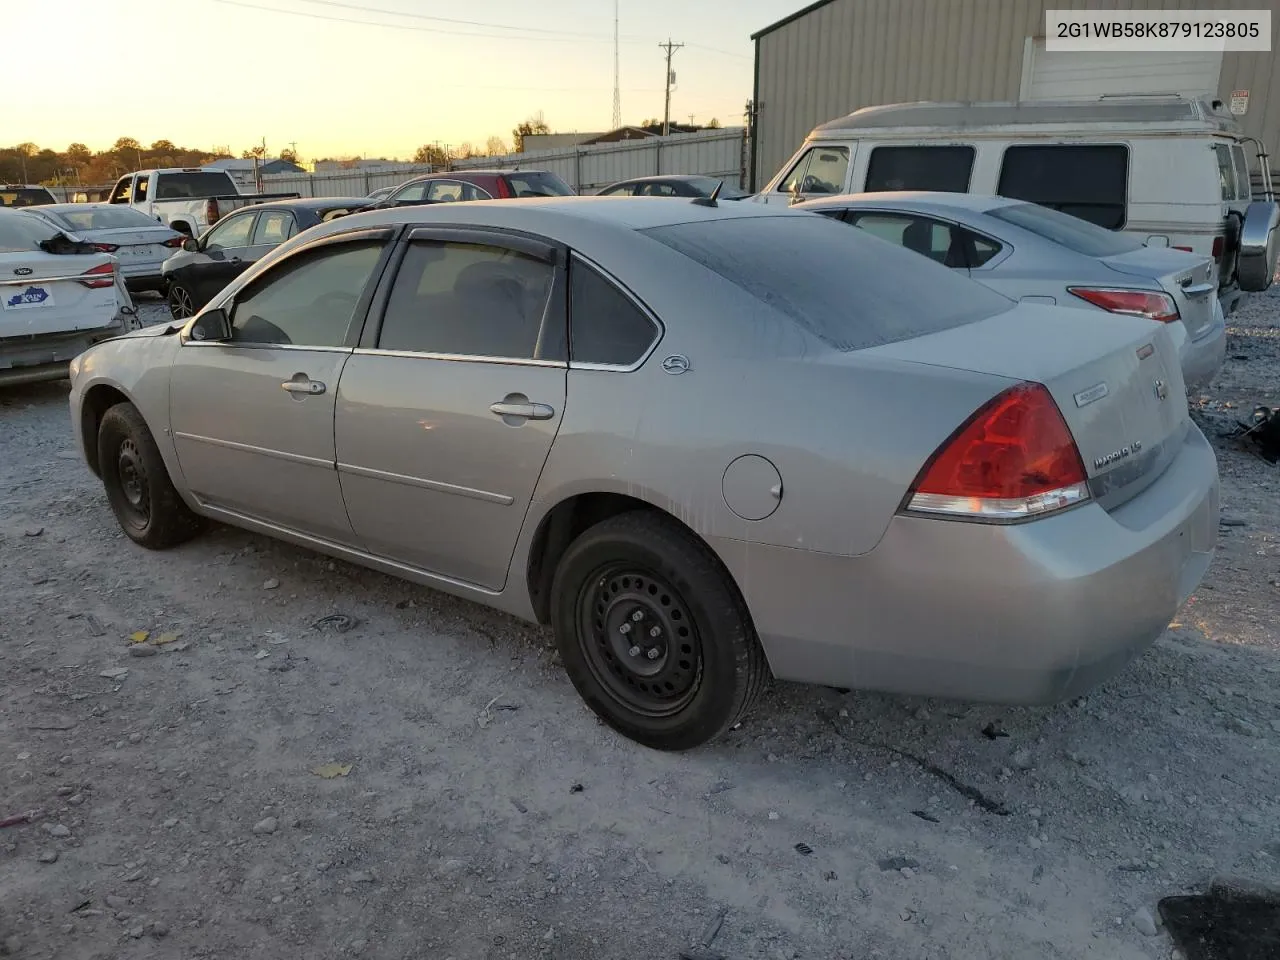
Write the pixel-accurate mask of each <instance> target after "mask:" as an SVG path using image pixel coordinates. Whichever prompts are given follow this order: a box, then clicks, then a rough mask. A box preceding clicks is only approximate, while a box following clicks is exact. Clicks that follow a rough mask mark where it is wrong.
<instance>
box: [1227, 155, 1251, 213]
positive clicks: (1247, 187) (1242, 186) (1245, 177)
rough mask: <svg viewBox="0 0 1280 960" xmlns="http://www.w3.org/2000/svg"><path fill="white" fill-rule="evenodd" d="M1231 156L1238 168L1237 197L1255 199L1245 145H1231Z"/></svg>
mask: <svg viewBox="0 0 1280 960" xmlns="http://www.w3.org/2000/svg"><path fill="white" fill-rule="evenodd" d="M1231 156H1232V158H1233V159H1234V160H1235V168H1236V197H1237V198H1238V199H1240V200H1246V201H1248V200H1252V199H1253V184H1252V183H1251V182H1250V180H1249V158H1248V157H1246V156H1245V154H1244V147H1242V146H1240V144H1238V143H1235V144H1232V145H1231Z"/></svg>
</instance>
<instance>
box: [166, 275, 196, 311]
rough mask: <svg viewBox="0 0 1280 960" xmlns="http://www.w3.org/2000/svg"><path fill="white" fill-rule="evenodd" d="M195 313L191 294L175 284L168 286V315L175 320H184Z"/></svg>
mask: <svg viewBox="0 0 1280 960" xmlns="http://www.w3.org/2000/svg"><path fill="white" fill-rule="evenodd" d="M195 312H196V308H195V303H194V301H192V299H191V292H190V291H189V290H187V288H186V287H183V286H179V285H178V284H176V283H173V284H170V285H169V313H170V314H172V316H173V319H175V320H186V319H188V318H189V317H191V316H192V315H194V314H195Z"/></svg>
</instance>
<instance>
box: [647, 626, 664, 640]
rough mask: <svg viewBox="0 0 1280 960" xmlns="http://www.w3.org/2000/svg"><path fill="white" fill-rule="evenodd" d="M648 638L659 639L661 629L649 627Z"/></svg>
mask: <svg viewBox="0 0 1280 960" xmlns="http://www.w3.org/2000/svg"><path fill="white" fill-rule="evenodd" d="M649 636H651V637H655V638H656V637H660V636H662V628H661V627H650V628H649Z"/></svg>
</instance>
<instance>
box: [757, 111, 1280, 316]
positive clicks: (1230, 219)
mask: <svg viewBox="0 0 1280 960" xmlns="http://www.w3.org/2000/svg"><path fill="white" fill-rule="evenodd" d="M1248 142H1249V141H1248V140H1247V139H1246V138H1245V137H1244V135H1243V133H1242V131H1241V130H1240V128H1239V125H1238V124H1237V123H1236V121H1235V118H1234V117H1232V115H1231V114H1230V113H1229V112H1228V111H1227V110H1226V109H1224V107H1223V104H1222V102H1221V101H1220V100H1201V99H1194V98H1184V97H1178V96H1173V95H1170V96H1130V97H1117V96H1105V97H1100V98H1098V99H1097V100H1092V101H1090V100H1063V101H1049V100H1044V101H1028V102H1022V103H899V104H889V105H887V106H877V107H865V108H863V109H861V110H856V111H854V112H853V113H851V114H849V115H848V116H847V117H841V118H839V119H836V120H832V121H830V122H828V123H824V124H821V125H820V126H818V127H816V128H815V129H814V130H813V132H812V133H810V134H809V136H808V138H807V139H806V140H805V142H804V145H803V146H802V147H801V148H800V150H799V151H798V152H797V153H796V155H795V156H794V157H792V158H791V160H789V161H788V162H787V164H786V165H785V166H784V167H783V168H782V170H780V171H779V172H778V174H777V175H776V176H775V177H774V178H773V179H772V180H771V181H770V182H769V183H768V184H767V185H766V186H765V188H764V189H763V190H762V191H761V192H760V193H759V194H758V196H757V197H756V198H755V199H756V200H757V201H758V202H761V203H776V204H782V205H786V204H788V203H791V202H793V201H795V200H803V199H812V198H814V197H817V196H830V195H835V194H845V193H860V192H864V191H865V192H867V193H872V192H877V191H881V190H945V191H951V192H956V193H977V194H984V195H999V196H1002V197H1012V198H1014V199H1018V200H1026V201H1030V202H1031V203H1038V204H1040V205H1042V206H1047V207H1050V208H1052V209H1054V210H1060V211H1062V212H1064V213H1069V214H1071V215H1073V216H1077V217H1080V218H1082V219H1084V220H1089V221H1090V222H1092V223H1096V224H1097V225H1098V226H1100V227H1105V228H1106V229H1108V230H1121V231H1124V232H1126V233H1129V234H1131V235H1132V236H1134V237H1135V238H1137V239H1138V240H1140V241H1141V242H1143V243H1145V244H1146V245H1147V246H1149V247H1155V246H1167V247H1176V248H1178V249H1183V250H1187V251H1189V252H1191V253H1198V254H1201V255H1204V256H1210V257H1213V259H1214V260H1216V261H1217V263H1218V283H1219V291H1218V294H1219V298H1220V299H1221V300H1222V303H1223V312H1224V313H1227V314H1229V313H1230V312H1231V310H1232V309H1234V307H1235V306H1236V305H1237V304H1238V303H1239V301H1240V299H1241V297H1242V296H1243V294H1244V293H1247V292H1255V291H1257V290H1265V289H1266V288H1267V286H1268V285H1270V282H1271V281H1270V279H1269V278H1268V279H1267V280H1266V282H1265V284H1263V285H1261V286H1259V283H1260V282H1261V281H1258V280H1256V278H1255V279H1254V280H1252V281H1250V280H1247V279H1245V278H1241V277H1240V276H1239V272H1238V271H1237V269H1236V265H1237V254H1238V251H1239V246H1240V237H1241V234H1242V232H1243V225H1244V222H1245V220H1246V218H1248V219H1252V220H1254V221H1255V223H1258V224H1262V225H1265V224H1266V223H1268V222H1270V220H1271V219H1272V215H1273V203H1272V201H1274V200H1275V192H1274V189H1273V186H1272V183H1271V175H1270V166H1269V164H1268V163H1267V162H1265V161H1262V162H1260V163H1259V164H1258V165H1259V166H1260V169H1261V179H1260V181H1259V190H1258V194H1257V197H1258V202H1257V203H1254V202H1253V200H1254V190H1253V187H1252V184H1251V182H1250V177H1249V164H1248V158H1247V157H1246V155H1245V145H1246V143H1248ZM1254 143H1255V144H1256V141H1254ZM1256 229H1261V227H1255V230H1256Z"/></svg>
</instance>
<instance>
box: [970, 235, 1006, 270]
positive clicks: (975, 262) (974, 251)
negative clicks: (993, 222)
mask: <svg viewBox="0 0 1280 960" xmlns="http://www.w3.org/2000/svg"><path fill="white" fill-rule="evenodd" d="M967 236H968V238H969V266H970V267H981V266H984V265H985V264H986V263H988V262H989V261H990V260H991V258H992V257H994V256H995V255H996V254H997V253H999V252H1000V250H1001V247H1000V244H998V243H996V242H995V241H994V240H988V239H987V238H986V237H980V236H978V235H977V234H976V233H967Z"/></svg>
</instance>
